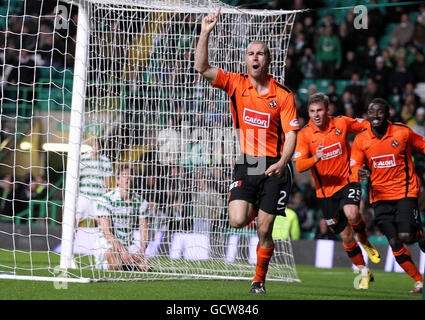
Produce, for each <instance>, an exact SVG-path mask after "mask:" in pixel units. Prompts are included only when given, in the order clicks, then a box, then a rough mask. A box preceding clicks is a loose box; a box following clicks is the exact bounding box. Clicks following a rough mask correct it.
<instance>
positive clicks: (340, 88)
mask: <svg viewBox="0 0 425 320" xmlns="http://www.w3.org/2000/svg"><path fill="white" fill-rule="evenodd" d="M349 83H350V80H336V81H335V87H336V93H337V94H338V95H342V94H343V93H344V89H345V88H346V87H347V85H348V84H349Z"/></svg>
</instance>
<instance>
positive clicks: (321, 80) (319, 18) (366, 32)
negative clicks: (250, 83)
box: [0, 0, 425, 238]
mask: <svg viewBox="0 0 425 320" xmlns="http://www.w3.org/2000/svg"><path fill="white" fill-rule="evenodd" d="M34 2H36V1H34ZM255 2H256V1H240V3H239V4H246V5H249V4H254V3H255ZM391 2H400V1H395V0H391ZM329 3H330V1H326V0H323V1H312V0H291V1H289V0H281V1H271V2H269V3H268V4H267V5H266V8H267V9H288V10H290V9H306V8H313V10H310V11H308V12H303V13H299V14H298V15H297V17H296V20H295V22H294V25H293V34H292V36H291V42H290V45H289V48H288V51H287V58H286V70H285V85H287V86H288V87H289V88H291V89H292V90H293V92H294V93H295V94H296V98H297V100H296V103H297V108H298V112H299V116H300V123H301V125H303V124H305V123H306V122H307V121H308V115H307V113H306V108H307V105H306V103H307V97H308V95H310V94H312V93H315V92H318V91H320V92H323V93H325V94H327V95H328V96H329V98H330V100H331V104H330V106H329V109H330V110H331V111H330V113H331V115H332V116H337V115H347V116H350V117H365V111H366V107H367V106H368V105H369V102H370V101H371V100H372V99H374V98H377V97H381V98H385V99H387V100H388V101H390V103H391V115H392V117H391V120H393V121H400V122H403V123H405V124H407V125H408V126H410V127H411V128H412V129H413V130H414V131H415V132H417V133H419V134H421V135H425V88H424V87H425V5H424V4H421V5H419V6H418V5H415V6H407V5H406V6H390V7H382V8H380V7H370V8H368V12H367V15H368V22H369V23H368V28H366V29H358V28H357V29H356V27H355V23H354V20H355V18H356V14H355V13H354V11H353V9H351V10H348V9H347V10H338V11H337V10H327V11H326V12H325V11H324V10H319V8H324V7H326V6H328V4H329ZM332 3H335V4H338V1H333V2H332ZM340 4H342V1H340ZM344 4H345V2H344ZM353 4H356V3H355V1H354V2H353ZM370 4H376V1H370ZM251 7H255V5H252V6H251ZM262 8H264V5H262ZM26 10H28V11H27V14H28V19H27V18H25V19H24V18H23V17H22V18H12V19H11V21H10V23H9V25H8V26H7V27H4V29H3V31H2V32H0V43H1V45H0V47H1V48H4V50H5V51H6V54H5V55H3V54H1V55H0V58H2V57H6V60H5V61H2V66H3V70H2V75H3V81H6V82H7V83H8V84H9V85H14V84H16V83H17V82H18V81H19V82H20V83H21V84H23V85H28V86H32V85H33V84H34V83H36V82H37V79H38V77H39V75H38V73H37V70H38V69H37V68H34V67H33V66H34V65H37V66H40V65H41V66H43V64H44V65H50V64H51V63H53V66H55V67H57V68H65V67H67V66H71V65H73V60H72V59H73V54H72V52H73V48H72V46H73V45H75V35H76V29H75V21H76V16H75V14H71V16H72V17H73V18H72V19H71V20H72V21H74V22H73V23H71V24H70V28H69V29H66V30H63V32H65V33H64V34H61V33H60V31H59V32H57V31H55V32H53V28H54V21H53V20H52V18H51V17H52V16H53V15H47V16H46V19H43V21H42V23H41V25H40V26H38V25H37V24H35V23H34V21H31V19H30V18H29V17H30V16H35V15H37V14H40V11H39V9H37V8H36V9H34V10H32V11H31V7H27V8H26ZM37 22H38V20H37ZM39 28H41V29H40V31H41V32H40V33H38V29H39ZM22 32H24V33H25V37H20V36H19V34H20V33H22ZM53 35H54V36H53ZM187 48H193V46H192V45H189V46H187ZM22 49H24V50H22ZM36 51H37V54H35V53H36ZM189 51H190V50H188V51H184V52H183V53H182V57H185V58H186V63H183V64H184V66H182V68H186V67H187V66H191V59H192V60H193V56H191V55H190V54H187V53H188V52H189ZM8 52H10V54H8ZM16 52H20V54H16ZM65 52H67V53H68V54H65ZM36 59H38V60H37V61H36ZM5 66H8V68H6V67H5ZM28 70H29V71H31V72H28ZM22 75H23V76H24V78H22ZM181 81H185V79H182V80H181ZM195 89H196V88H195ZM0 92H2V91H0ZM3 98H4V97H3ZM176 108H177V109H176V110H175V114H176V119H173V121H175V122H176V123H174V124H172V127H173V128H175V127H176V126H178V124H181V122H182V120H183V119H184V114H183V113H184V110H182V109H181V107H176ZM190 121H191V122H192V123H193V124H194V125H195V126H197V127H202V126H208V127H211V126H213V127H214V126H220V123H222V122H223V121H224V122H225V123H226V125H225V126H231V124H230V117H229V115H228V114H225V113H223V112H222V111H221V109H220V108H219V107H217V106H215V107H212V108H209V110H208V111H205V113H200V112H198V113H196V114H195V116H193V117H192V118H191V119H190ZM166 122H167V121H164V124H165V123H166ZM351 138H354V137H351ZM155 159H156V160H157V159H158V158H157V155H156V154H153V153H147V154H146V155H144V158H143V159H142V161H143V162H147V163H151V164H154V163H155V161H156V160H155ZM414 159H415V162H414V163H415V169H416V172H417V173H418V175H419V177H420V179H421V184H422V189H421V190H422V192H421V197H420V199H419V200H420V201H419V204H420V210H421V214H422V216H423V217H424V219H423V221H425V158H424V156H422V155H420V154H414ZM194 172H195V173H193V172H192V171H191V169H188V167H187V166H173V165H164V166H159V165H153V166H151V167H147V170H146V171H145V173H144V176H143V177H142V179H141V182H139V183H140V187H141V189H142V190H144V192H145V196H146V198H147V200H148V201H150V202H151V203H152V205H151V210H153V211H156V212H157V213H156V214H155V216H156V217H158V219H157V220H158V221H157V224H158V225H159V228H163V227H164V223H163V220H161V219H160V218H161V217H162V216H166V215H168V216H169V215H172V216H173V217H175V219H172V220H170V221H171V222H170V223H172V224H173V226H169V227H170V228H183V229H185V228H186V229H188V228H194V227H195V226H196V228H200V229H205V228H211V227H214V226H210V225H205V224H203V223H202V222H200V221H199V220H200V219H201V220H202V218H203V217H204V214H205V213H202V212H200V211H199V210H198V209H197V208H196V207H194V208H193V207H192V206H188V205H186V204H187V203H193V201H195V200H196V199H195V200H194V199H192V195H193V194H196V195H197V196H199V197H200V196H202V195H206V194H209V195H210V197H208V198H205V197H204V198H202V199H198V200H196V201H195V202H196V203H203V201H205V203H209V204H210V205H211V203H212V204H213V205H212V206H219V207H220V206H222V203H223V201H225V199H223V198H220V197H219V196H218V195H219V194H227V186H226V185H225V182H226V181H230V179H231V178H230V172H223V171H221V170H219V168H217V167H212V168H207V169H205V168H204V169H202V170H198V171H196V170H195V171H194ZM193 175H199V177H204V178H207V180H209V181H213V182H211V183H207V184H205V183H203V180H202V179H201V178H199V179H194V180H193ZM165 177H166V178H165ZM181 177H187V179H186V178H184V179H181ZM2 179H3V182H4V184H5V185H8V183H7V182H6V180H7V179H6V178H2ZM8 179H9V178H8ZM159 180H164V181H159ZM190 181H198V182H199V183H198V184H197V185H196V186H192V185H190ZM176 190H180V191H181V192H179V195H178V197H177V195H176ZM317 207H318V206H317V204H316V201H315V194H314V185H313V180H312V178H311V176H310V175H308V174H307V175H297V180H296V183H295V186H294V192H293V195H292V197H291V203H290V208H292V209H293V210H294V211H295V212H296V213H297V216H298V220H299V225H300V230H301V236H302V237H303V236H304V237H307V236H308V237H310V238H313V237H314V238H335V236H334V235H333V234H332V233H330V232H329V230H328V229H327V227H326V224H325V223H324V221H323V219H322V218H321V215H320V212H319V211H318V210H316V209H315V208H317ZM164 208H166V209H164ZM361 208H362V212H363V215H364V217H365V219H366V222H367V226H368V231H369V234H371V235H373V234H379V233H378V231H377V230H376V229H375V228H374V225H373V222H372V218H373V211H372V210H371V208H370V206H369V203H368V197H367V184H363V198H362V205H361ZM159 211H164V212H162V213H158V212H159ZM165 211H167V212H165ZM193 214H194V215H195V217H194V220H190V221H191V222H190V224H188V225H186V226H180V224H182V223H186V222H187V221H189V220H187V219H183V218H184V217H187V216H191V215H193ZM224 214H225V212H224V211H223V212H221V211H217V212H216V211H214V212H211V213H208V215H209V217H210V218H211V217H214V218H216V217H219V216H220V215H224ZM164 221H165V219H164Z"/></svg>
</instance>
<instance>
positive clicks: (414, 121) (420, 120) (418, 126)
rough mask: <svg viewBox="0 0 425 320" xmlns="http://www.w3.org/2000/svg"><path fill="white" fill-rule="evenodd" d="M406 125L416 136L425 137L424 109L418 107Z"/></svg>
mask: <svg viewBox="0 0 425 320" xmlns="http://www.w3.org/2000/svg"><path fill="white" fill-rule="evenodd" d="M406 124H407V125H408V126H409V127H411V128H412V130H413V131H415V132H416V133H417V134H420V135H421V136H425V108H424V107H420V108H418V109H417V110H416V113H415V116H414V117H413V118H410V120H408V121H407V122H406Z"/></svg>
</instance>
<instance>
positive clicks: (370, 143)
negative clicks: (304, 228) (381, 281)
mask: <svg viewBox="0 0 425 320" xmlns="http://www.w3.org/2000/svg"><path fill="white" fill-rule="evenodd" d="M367 116H368V121H369V125H368V126H367V128H366V129H365V130H364V131H363V132H361V133H359V134H358V135H357V137H356V138H355V139H354V143H353V149H352V152H351V162H350V164H351V168H352V171H353V177H354V178H356V179H358V180H362V179H365V178H367V177H369V178H370V191H369V198H370V203H371V204H372V207H373V209H374V212H375V223H376V225H377V227H378V228H379V229H380V230H381V231H382V233H383V234H384V235H385V236H386V237H387V239H388V242H389V244H390V246H391V249H392V250H393V253H394V256H395V259H396V261H397V262H398V264H399V265H400V266H401V267H402V268H403V269H404V270H405V271H406V273H407V274H408V275H409V276H410V277H412V278H413V280H414V281H415V284H414V289H413V290H412V291H410V292H411V293H421V292H422V288H423V277H422V275H421V274H420V272H419V271H418V269H417V267H416V265H415V264H414V262H413V261H412V259H411V257H410V252H409V251H408V250H407V248H406V247H405V246H404V243H406V244H411V243H414V242H418V244H419V246H420V248H421V250H422V251H424V252H425V235H424V232H423V227H422V222H421V217H420V214H419V209H418V196H419V191H420V182H419V178H418V176H417V174H416V172H415V169H414V167H413V162H412V155H411V150H412V148H414V149H417V150H419V151H421V152H422V153H425V138H424V137H422V136H421V135H418V134H416V133H415V132H413V131H412V129H410V128H409V127H408V126H406V125H404V124H402V123H392V122H390V121H388V118H389V105H388V103H387V101H385V100H384V99H379V98H378V99H374V100H372V102H371V103H370V105H369V107H368V110H367Z"/></svg>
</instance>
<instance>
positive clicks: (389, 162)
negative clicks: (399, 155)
mask: <svg viewBox="0 0 425 320" xmlns="http://www.w3.org/2000/svg"><path fill="white" fill-rule="evenodd" d="M372 162H373V166H374V167H375V168H391V167H395V157H394V155H393V154H386V155H384V156H378V157H372Z"/></svg>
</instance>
